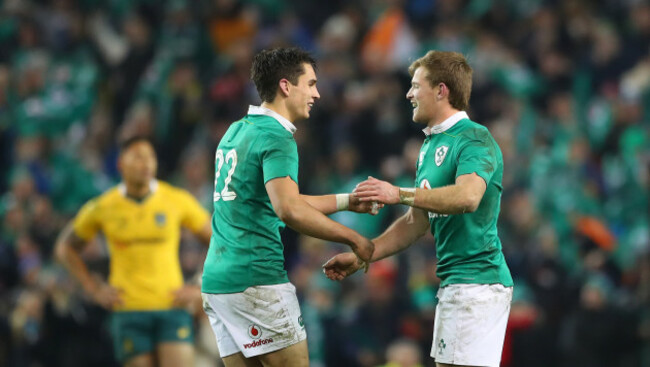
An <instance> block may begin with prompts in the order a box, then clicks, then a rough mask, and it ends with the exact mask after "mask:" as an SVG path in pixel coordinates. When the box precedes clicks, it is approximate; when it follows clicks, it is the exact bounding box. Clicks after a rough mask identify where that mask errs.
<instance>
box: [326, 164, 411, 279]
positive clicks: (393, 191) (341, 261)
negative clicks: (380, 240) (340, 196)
mask: <svg viewBox="0 0 650 367" xmlns="http://www.w3.org/2000/svg"><path fill="white" fill-rule="evenodd" d="M399 202H400V198H399V188H398V187H396V186H393V185H391V184H390V183H388V182H386V181H381V180H378V179H376V178H374V177H370V176H369V177H368V179H367V180H365V181H363V182H360V183H359V184H357V186H356V187H355V188H354V190H353V192H352V194H350V196H349V207H348V209H349V210H351V211H354V212H357V213H369V214H371V215H377V214H378V213H379V210H381V209H382V208H383V207H384V205H386V204H398V203H399ZM359 237H361V238H360V239H359V240H358V241H355V243H353V244H352V245H351V246H350V247H351V248H352V251H353V252H351V253H350V252H348V253H342V254H338V255H336V256H334V257H333V258H331V259H330V260H329V261H327V262H326V263H325V264H324V265H323V272H324V273H325V275H326V276H327V277H328V278H329V279H331V280H342V279H344V278H346V277H348V276H350V275H352V274H354V273H356V272H357V271H358V270H359V269H361V268H363V269H364V271H365V272H367V271H368V267H369V265H370V262H371V260H372V255H373V252H374V249H375V245H374V244H373V243H372V241H370V240H369V239H367V238H365V237H363V236H359Z"/></svg>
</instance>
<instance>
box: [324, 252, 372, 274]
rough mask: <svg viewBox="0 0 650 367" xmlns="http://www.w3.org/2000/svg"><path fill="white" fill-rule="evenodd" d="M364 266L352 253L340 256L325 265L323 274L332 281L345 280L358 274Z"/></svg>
mask: <svg viewBox="0 0 650 367" xmlns="http://www.w3.org/2000/svg"><path fill="white" fill-rule="evenodd" d="M364 264H366V263H364V262H362V261H361V260H360V259H359V258H358V257H357V255H355V254H354V253H351V252H345V253H342V254H338V255H336V256H334V257H333V258H331V259H329V260H328V261H327V262H326V263H325V264H323V273H325V276H327V277H328V278H330V279H331V280H343V279H345V278H346V277H348V276H350V275H352V274H354V273H356V272H357V271H358V270H359V269H360V268H361V267H362V266H363V265H364Z"/></svg>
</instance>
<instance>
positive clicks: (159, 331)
mask: <svg viewBox="0 0 650 367" xmlns="http://www.w3.org/2000/svg"><path fill="white" fill-rule="evenodd" d="M110 330H111V335H112V337H113V347H114V348H115V357H116V358H117V360H118V361H119V362H120V363H123V362H125V361H126V360H128V359H129V358H131V357H135V356H137V355H138V354H143V353H149V352H152V351H153V350H154V348H155V347H156V345H158V344H159V343H164V342H185V343H191V342H192V341H193V336H194V335H193V334H194V333H193V330H192V317H191V316H190V314H188V313H187V312H186V311H185V310H165V311H123V312H113V313H112V314H111V318H110Z"/></svg>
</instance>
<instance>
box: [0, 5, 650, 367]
mask: <svg viewBox="0 0 650 367" xmlns="http://www.w3.org/2000/svg"><path fill="white" fill-rule="evenodd" d="M0 3H1V5H0V6H1V12H0V174H1V175H0V193H1V197H0V226H1V230H0V366H12V367H17V366H21V367H22V366H29V367H31V366H70V367H72V366H115V365H116V364H115V362H114V360H113V358H112V356H111V346H110V339H109V338H108V336H107V330H106V328H105V324H104V321H105V316H106V312H105V311H103V310H102V309H100V308H99V307H97V306H95V305H93V304H91V303H89V302H88V300H87V299H86V298H85V297H83V296H82V295H81V293H80V291H79V289H78V286H77V284H76V283H75V282H73V281H71V279H70V277H69V276H68V275H66V273H65V272H64V271H62V269H61V267H60V266H59V265H57V264H56V263H54V261H53V258H52V247H53V243H54V240H55V237H56V235H57V234H58V232H59V231H60V229H61V228H62V226H63V224H64V223H65V222H66V221H67V220H68V219H69V218H70V217H71V216H72V215H74V213H75V212H76V210H78V209H79V207H80V206H81V205H82V204H83V203H84V202H85V200H87V199H89V198H91V197H92V196H94V195H97V194H99V193H101V192H102V191H103V190H105V189H107V188H108V187H110V186H111V185H113V184H115V183H116V182H117V180H118V173H117V171H116V167H115V161H116V155H117V151H116V141H117V140H119V139H120V138H123V137H126V136H130V135H133V134H144V135H149V136H151V137H152V138H153V140H154V141H155V143H156V148H157V153H158V155H159V160H160V171H159V175H158V176H159V178H161V179H164V180H167V181H169V182H171V183H173V184H176V185H179V186H182V187H184V188H186V189H188V190H190V191H191V192H192V193H193V194H194V195H195V196H196V197H197V198H199V199H200V201H201V202H202V203H203V205H205V207H206V208H207V209H209V210H211V198H212V185H213V182H212V181H213V177H212V175H213V171H214V168H213V154H214V149H215V147H216V144H217V142H218V141H219V138H220V137H221V135H222V134H223V133H224V132H225V130H226V128H227V127H228V124H229V123H230V122H231V121H233V120H235V119H237V118H239V117H240V116H242V115H243V113H244V112H245V111H246V109H247V106H248V104H257V103H259V100H258V98H257V96H256V92H255V89H254V88H253V86H252V83H250V82H249V80H248V77H249V67H250V60H251V58H252V55H253V54H254V53H255V52H256V51H258V50H260V49H262V48H268V47H274V46H287V45H297V46H301V47H303V48H306V49H308V50H310V51H312V52H313V54H314V55H315V56H316V58H317V59H318V61H319V74H318V76H319V82H318V86H319V90H320V93H321V96H322V99H321V100H320V101H319V102H318V103H317V105H316V108H315V109H314V112H313V114H312V117H311V118H310V120H309V121H307V122H302V123H299V124H298V132H297V134H296V139H297V141H298V144H299V149H300V157H301V164H300V186H301V190H302V191H303V192H304V193H310V194H321V193H331V192H344V191H350V190H351V188H353V187H354V185H355V184H356V183H357V182H359V181H360V180H363V179H364V178H365V177H367V176H368V175H373V176H376V177H380V178H383V179H387V180H389V181H392V182H395V183H398V184H400V185H404V186H412V180H413V177H414V168H415V167H414V162H415V159H416V156H417V152H418V149H419V145H420V143H421V141H422V133H421V132H420V131H419V129H420V128H419V127H418V126H416V125H415V124H414V123H412V122H411V121H410V116H411V112H410V108H411V107H410V105H409V104H408V103H407V101H406V99H405V98H404V96H405V93H406V91H407V89H408V84H409V76H408V74H407V73H406V72H405V71H406V67H407V66H408V64H409V63H410V61H412V60H413V59H414V58H417V57H419V56H421V55H423V54H424V52H425V51H426V50H429V49H441V50H453V51H459V52H462V53H464V54H465V55H466V56H467V57H468V59H469V61H470V64H471V65H472V67H473V68H474V88H473V93H472V98H471V101H470V104H471V109H470V111H468V112H469V115H470V117H472V118H473V119H474V120H476V121H479V122H480V123H483V124H484V125H486V126H487V127H488V128H489V129H490V130H491V132H492V134H493V135H494V136H495V138H496V139H497V141H498V142H499V144H500V146H501V149H502V151H503V155H504V161H505V177H504V196H503V202H502V213H501V217H500V222H499V231H500V235H501V238H502V242H503V247H504V252H505V255H506V257H507V260H508V264H509V266H510V269H511V271H512V274H513V276H514V278H515V282H516V288H515V296H514V302H513V309H512V314H511V320H510V323H509V328H508V334H507V340H506V345H505V348H504V360H503V363H502V365H503V366H510V367H515V366H527V367H528V366H530V367H534V366H590V367H594V366H595V367H598V366H608V367H628V366H629V367H640V366H649V365H650V346H649V345H650V234H649V233H650V230H649V219H650V218H649V216H648V214H649V207H650V206H649V200H648V194H649V186H650V5H649V4H648V2H647V1H635V0H616V1H614V0H611V1H608V0H604V1H586V0H585V1H580V0H566V1H552V0H548V1H543V0H525V1H524V0H520V1H517V0H491V1H490V0H465V1H454V0H430V1H429V0H403V1H399V0H355V1H345V0H329V1H299V0H245V1H244V0H242V1H239V0H195V1H190V0H186V1H183V0H168V1H161V0H107V1H100V0H31V1H29V0H4V1H2V2H0ZM400 210H401V209H400V208H399V207H397V208H390V209H388V210H384V211H383V212H382V214H381V215H379V216H378V217H375V218H370V217H368V216H360V215H356V214H348V213H338V214H336V215H334V218H336V219H337V220H339V221H341V222H343V223H345V224H347V225H349V226H351V227H353V228H355V229H357V230H359V231H360V232H362V233H363V234H365V235H367V236H374V235H376V234H378V233H379V232H380V231H381V230H382V229H383V228H385V226H386V225H387V224H388V223H390V221H391V220H392V219H393V218H394V217H395V216H396V215H399V214H400V213H401V212H400ZM283 236H284V237H285V241H286V242H285V243H286V254H287V268H288V270H289V271H290V275H291V279H292V281H293V282H294V284H295V285H296V287H297V289H298V292H299V297H300V299H301V302H302V308H303V314H304V317H305V322H306V325H307V330H308V334H309V347H310V353H311V359H312V365H313V366H377V365H382V364H384V363H386V358H387V354H390V353H393V354H397V355H399V356H401V357H404V356H412V357H414V358H416V359H419V360H420V361H421V363H422V364H423V365H431V364H432V362H431V359H430V358H429V357H428V351H429V349H430V343H431V335H432V328H431V325H432V314H433V309H434V307H435V291H436V289H437V283H438V281H437V279H436V278H435V276H434V272H435V257H434V256H435V247H434V242H433V239H432V238H431V237H430V236H429V237H426V238H425V239H423V240H422V241H420V242H419V243H417V244H414V245H413V246H412V247H411V248H410V249H409V250H408V251H406V252H404V253H403V254H401V255H400V256H397V257H394V258H392V259H391V260H388V261H383V262H381V263H377V264H375V265H373V266H372V267H371V271H370V272H369V274H367V275H365V276H362V275H356V276H354V277H353V278H352V279H349V280H347V281H345V282H343V283H340V284H336V283H332V282H329V281H328V280H326V279H325V277H324V276H323V275H322V273H320V265H321V264H322V263H323V262H324V261H325V260H326V259H327V258H329V257H330V256H331V255H332V254H334V253H335V252H337V251H341V250H343V248H342V247H340V246H338V245H331V244H324V243H323V242H322V241H319V240H315V239H313V238H305V237H301V236H298V235H296V234H295V232H292V231H291V230H287V231H286V232H285V233H284V234H283ZM204 251H205V250H204V249H202V248H201V246H200V245H199V244H198V243H196V241H194V240H193V239H192V238H191V237H190V236H184V239H183V244H182V248H181V259H182V264H183V270H184V272H185V273H186V274H187V275H188V276H190V275H191V274H193V273H194V272H195V271H196V270H197V269H198V268H199V267H200V266H201V264H202V256H203V255H204ZM84 256H85V258H86V260H87V261H88V262H89V264H91V266H92V268H93V269H94V270H96V271H97V272H98V273H100V274H102V273H104V274H105V273H106V270H107V254H106V252H105V250H104V247H103V246H102V241H101V239H100V240H98V241H96V242H95V243H93V244H92V245H91V246H90V247H89V249H88V250H87V251H86V252H85V254H84ZM197 325H198V327H199V332H198V333H197V341H196V346H197V351H198V354H199V360H198V363H197V365H200V366H215V365H219V364H218V363H219V359H218V357H217V354H216V350H215V347H214V341H213V340H212V339H211V338H212V337H211V335H210V334H211V331H210V330H209V328H208V327H206V325H207V324H206V323H205V319H204V318H203V316H202V313H201V311H197ZM395 351H397V352H395Z"/></svg>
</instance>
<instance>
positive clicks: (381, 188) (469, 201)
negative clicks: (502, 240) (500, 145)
mask: <svg viewBox="0 0 650 367" xmlns="http://www.w3.org/2000/svg"><path fill="white" fill-rule="evenodd" d="M486 188H487V186H486V183H485V181H484V180H483V179H482V178H481V177H480V176H478V175H477V174H476V173H470V174H466V175H461V176H458V177H457V178H456V182H455V183H454V184H453V185H449V186H444V187H439V188H434V189H416V188H407V189H405V188H400V187H397V186H393V185H391V184H390V183H388V182H386V181H381V180H377V179H375V178H369V179H368V180H366V181H364V182H362V183H360V184H359V186H358V187H357V189H356V190H355V192H354V194H355V195H356V196H357V197H358V198H359V200H361V201H363V202H368V201H377V202H380V203H383V204H405V205H409V206H412V207H415V208H420V209H424V210H426V211H430V212H434V213H439V214H463V213H471V212H474V211H476V209H477V208H478V206H479V204H480V203H481V200H482V199H483V194H485V190H486Z"/></svg>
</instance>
